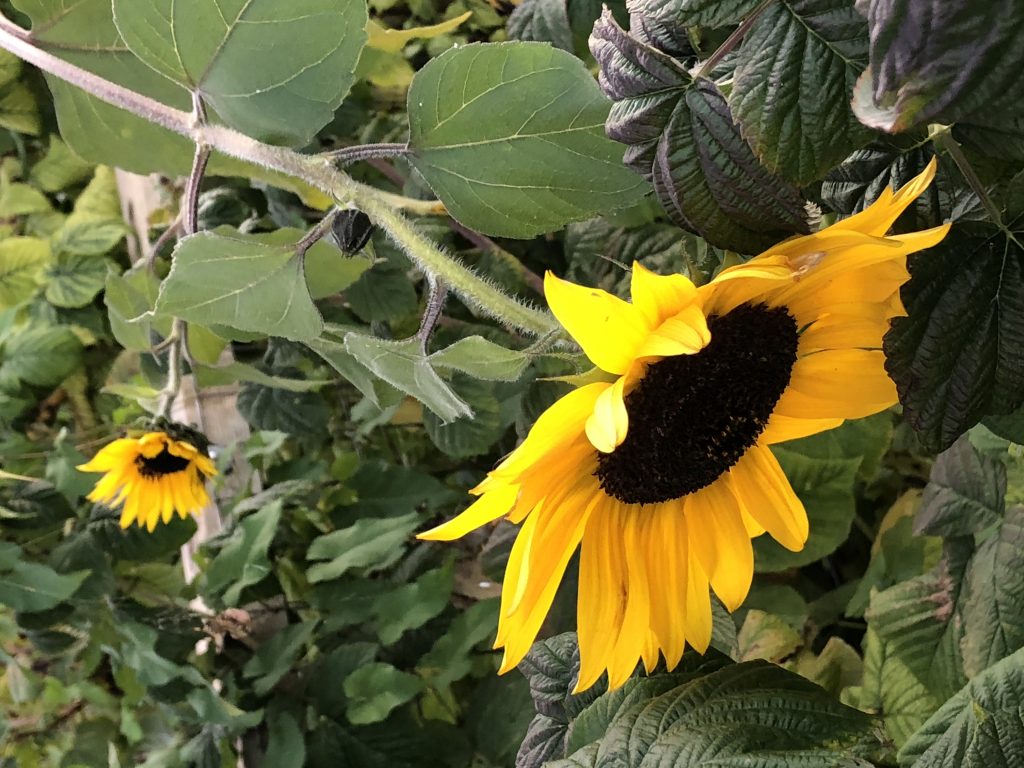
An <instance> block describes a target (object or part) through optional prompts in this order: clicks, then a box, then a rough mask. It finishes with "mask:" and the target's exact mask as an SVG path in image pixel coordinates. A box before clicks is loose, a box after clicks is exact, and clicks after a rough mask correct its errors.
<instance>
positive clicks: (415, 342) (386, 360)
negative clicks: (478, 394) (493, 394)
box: [345, 333, 473, 422]
mask: <svg viewBox="0 0 1024 768" xmlns="http://www.w3.org/2000/svg"><path fill="white" fill-rule="evenodd" d="M345 350H346V351H347V352H348V353H349V354H350V355H351V356H352V357H354V358H355V359H356V360H358V361H359V362H360V363H361V364H362V365H364V366H365V367H366V368H368V369H369V370H371V371H372V372H373V373H375V374H377V375H378V376H380V377H381V378H382V379H384V381H386V382H387V383H388V384H390V385H392V386H393V387H396V388H397V389H400V390H402V391H403V392H405V393H406V394H408V395H411V396H412V397H415V398H416V399H417V400H419V401H420V402H421V403H423V404H424V405H425V406H427V408H429V409H430V410H432V411H433V412H434V413H436V414H437V415H438V416H439V417H440V418H441V419H443V420H444V421H446V422H447V421H454V420H455V419H458V418H461V417H467V418H468V417H471V416H472V415H473V411H472V409H471V408H470V407H469V405H468V404H467V403H466V402H465V401H464V400H462V398H460V397H459V396H458V395H457V394H455V392H454V391H453V390H452V389H451V387H449V386H448V385H447V384H446V383H445V382H444V380H442V379H441V377H440V376H439V375H438V374H437V371H435V370H434V369H433V367H432V366H431V365H430V358H428V357H427V356H426V355H424V354H423V351H422V349H421V345H420V341H419V339H415V338H414V339H405V340H404V341H390V340H386V339H377V338H374V337H373V336H364V335H363V334H359V333H350V334H348V335H346V336H345Z"/></svg>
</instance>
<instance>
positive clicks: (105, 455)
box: [76, 438, 138, 472]
mask: <svg viewBox="0 0 1024 768" xmlns="http://www.w3.org/2000/svg"><path fill="white" fill-rule="evenodd" d="M137 451H138V447H137V445H136V442H135V441H134V440H129V439H127V438H120V439H118V440H114V441H113V442H112V443H109V444H107V445H105V446H103V448H101V449H100V450H99V451H97V452H96V455H95V456H93V457H92V459H90V460H89V461H87V462H86V463H85V464H79V465H78V466H77V467H76V469H77V470H78V471H80V472H109V471H111V470H115V469H120V468H121V467H123V466H124V465H125V464H127V463H130V462H131V461H132V460H133V459H134V458H135V456H136V455H137Z"/></svg>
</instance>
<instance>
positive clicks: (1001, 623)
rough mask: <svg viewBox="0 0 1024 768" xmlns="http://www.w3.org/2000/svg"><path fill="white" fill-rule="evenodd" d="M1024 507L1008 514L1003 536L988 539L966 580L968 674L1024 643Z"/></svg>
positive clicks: (1001, 529)
mask: <svg viewBox="0 0 1024 768" xmlns="http://www.w3.org/2000/svg"><path fill="white" fill-rule="evenodd" d="M1021 573H1024V507H1020V506H1018V507H1014V508H1012V509H1011V510H1009V511H1008V512H1007V514H1006V519H1005V520H1003V523H1002V525H1001V526H1000V527H999V532H998V534H997V535H995V536H992V537H991V538H989V539H988V540H986V541H985V542H984V543H983V544H982V545H981V546H979V547H978V551H977V552H976V553H975V555H974V558H973V560H972V561H971V567H970V569H969V570H968V572H967V578H966V580H965V581H964V587H963V589H964V593H963V601H962V609H961V615H962V617H963V625H964V636H963V639H962V640H961V641H960V650H961V652H962V654H963V659H964V672H965V673H966V674H967V676H968V677H969V678H970V677H973V676H974V675H978V674H981V673H982V672H983V671H984V670H985V669H986V668H988V667H989V666H991V665H992V664H994V663H995V662H997V661H999V660H1000V659H1002V658H1004V657H1006V656H1009V655H1010V654H1011V653H1013V652H1014V651H1016V650H1018V649H1020V648H1022V647H1024V580H1022V579H1021V578H1019V574H1021Z"/></svg>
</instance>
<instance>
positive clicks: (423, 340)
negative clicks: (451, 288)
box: [416, 272, 448, 356]
mask: <svg viewBox="0 0 1024 768" xmlns="http://www.w3.org/2000/svg"><path fill="white" fill-rule="evenodd" d="M427 287H428V288H429V293H428V294H427V306H426V307H425V308H424V310H423V319H422V320H421V321H420V329H419V330H418V331H417V332H416V338H417V339H419V342H420V352H422V353H423V355H424V356H426V355H427V344H428V343H429V342H430V334H432V333H433V332H434V328H436V327H437V320H438V318H440V317H441V310H442V309H444V301H445V299H446V298H447V297H448V289H447V288H446V287H445V285H444V283H442V282H441V281H440V280H439V279H437V277H435V276H434V275H431V274H430V273H429V272H428V273H427Z"/></svg>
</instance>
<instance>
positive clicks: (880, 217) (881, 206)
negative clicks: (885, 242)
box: [833, 157, 937, 235]
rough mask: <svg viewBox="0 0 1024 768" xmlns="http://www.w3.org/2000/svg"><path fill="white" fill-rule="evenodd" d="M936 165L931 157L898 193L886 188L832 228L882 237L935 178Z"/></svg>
mask: <svg viewBox="0 0 1024 768" xmlns="http://www.w3.org/2000/svg"><path fill="white" fill-rule="evenodd" d="M936 167H937V163H936V160H935V158H934V157H933V158H932V159H931V160H930V161H929V163H928V165H927V166H926V167H925V169H924V170H923V171H921V173H919V174H918V175H917V176H915V177H914V178H913V179H911V180H910V181H908V182H907V183H906V184H904V185H903V187H901V188H900V190H899V192H896V193H895V194H893V191H892V189H891V188H889V187H888V186H886V187H885V188H884V189H883V190H882V193H881V194H880V195H879V196H878V199H877V200H875V202H873V203H872V204H871V205H869V206H868V207H867V208H865V209H864V210H863V211H861V212H860V213H858V214H855V215H854V216H850V217H849V218H847V219H843V220H842V221H840V222H837V223H836V224H834V225H833V226H835V227H842V228H844V229H855V230H858V231H860V232H867V233H869V234H873V235H884V234H885V233H886V232H888V231H889V228H890V227H892V225H893V223H894V222H895V221H896V219H898V218H899V216H900V214H901V213H903V211H905V210H906V209H907V208H908V207H909V206H910V204H911V203H913V202H914V200H916V199H917V198H918V197H920V195H921V193H922V192H924V191H925V190H926V189H927V188H928V185H929V184H931V183H932V180H933V179H934V178H935V169H936Z"/></svg>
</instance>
